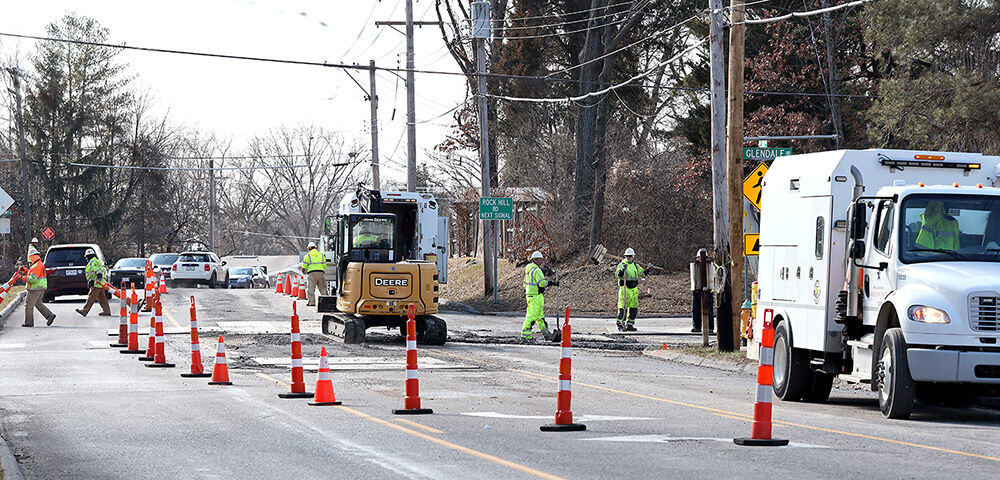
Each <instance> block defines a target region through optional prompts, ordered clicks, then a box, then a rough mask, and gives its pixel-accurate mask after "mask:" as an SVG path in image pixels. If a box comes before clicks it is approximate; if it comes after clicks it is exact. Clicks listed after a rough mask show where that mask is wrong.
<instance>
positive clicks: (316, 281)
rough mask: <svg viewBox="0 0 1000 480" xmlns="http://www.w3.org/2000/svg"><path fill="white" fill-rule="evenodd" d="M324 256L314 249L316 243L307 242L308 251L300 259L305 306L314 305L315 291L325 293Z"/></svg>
mask: <svg viewBox="0 0 1000 480" xmlns="http://www.w3.org/2000/svg"><path fill="white" fill-rule="evenodd" d="M325 271H326V256H325V255H323V252H321V251H319V249H318V248H316V242H309V251H308V252H306V255H305V256H304V257H302V273H304V274H306V277H307V279H308V280H307V282H306V305H308V306H313V305H316V289H317V288H318V289H319V292H320V294H321V295H322V294H325V293H326V276H324V272H325Z"/></svg>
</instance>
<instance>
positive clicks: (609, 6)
mask: <svg viewBox="0 0 1000 480" xmlns="http://www.w3.org/2000/svg"><path fill="white" fill-rule="evenodd" d="M632 1H633V0H629V1H627V2H621V3H616V4H614V5H606V6H603V7H594V8H588V9H587V10H580V11H577V12H568V13H566V15H582V14H584V13H590V12H593V11H595V10H602V9H605V8H614V7H620V6H622V5H628V4H630V3H632ZM539 18H559V15H558V14H555V15H535V16H531V17H507V18H506V19H504V20H490V21H491V22H502V21H509V22H520V21H524V20H535V19H539Z"/></svg>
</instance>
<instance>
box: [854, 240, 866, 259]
mask: <svg viewBox="0 0 1000 480" xmlns="http://www.w3.org/2000/svg"><path fill="white" fill-rule="evenodd" d="M850 256H851V258H852V259H854V260H861V259H862V258H865V241H864V240H852V241H851V251H850Z"/></svg>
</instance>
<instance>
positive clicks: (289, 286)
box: [285, 274, 292, 295]
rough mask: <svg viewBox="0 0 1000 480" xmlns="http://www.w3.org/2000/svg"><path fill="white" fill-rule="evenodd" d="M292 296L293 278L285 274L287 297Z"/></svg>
mask: <svg viewBox="0 0 1000 480" xmlns="http://www.w3.org/2000/svg"><path fill="white" fill-rule="evenodd" d="M291 294H292V276H291V275H288V274H285V295H291Z"/></svg>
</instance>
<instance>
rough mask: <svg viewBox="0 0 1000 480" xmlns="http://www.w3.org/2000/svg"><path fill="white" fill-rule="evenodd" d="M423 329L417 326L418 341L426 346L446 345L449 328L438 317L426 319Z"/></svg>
mask: <svg viewBox="0 0 1000 480" xmlns="http://www.w3.org/2000/svg"><path fill="white" fill-rule="evenodd" d="M421 323H423V327H422V328H421V326H420V325H419V324H418V325H417V341H418V342H420V343H422V344H424V345H444V343H445V342H446V341H447V340H448V326H447V324H445V322H444V320H441V319H440V318H437V317H427V318H425V319H424V321H423V322H421Z"/></svg>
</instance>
